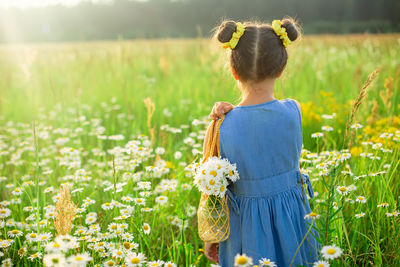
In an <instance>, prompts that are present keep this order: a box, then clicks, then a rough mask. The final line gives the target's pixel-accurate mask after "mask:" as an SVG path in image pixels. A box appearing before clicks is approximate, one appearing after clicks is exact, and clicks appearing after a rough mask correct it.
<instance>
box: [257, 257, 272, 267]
mask: <svg viewBox="0 0 400 267" xmlns="http://www.w3.org/2000/svg"><path fill="white" fill-rule="evenodd" d="M258 263H259V264H260V266H269V267H276V264H275V262H273V261H271V260H270V259H267V258H262V259H261V260H259V261H258Z"/></svg>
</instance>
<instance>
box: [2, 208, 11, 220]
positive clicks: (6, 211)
mask: <svg viewBox="0 0 400 267" xmlns="http://www.w3.org/2000/svg"><path fill="white" fill-rule="evenodd" d="M10 214H11V210H10V209H8V208H0V219H2V218H7V217H8V216H10Z"/></svg>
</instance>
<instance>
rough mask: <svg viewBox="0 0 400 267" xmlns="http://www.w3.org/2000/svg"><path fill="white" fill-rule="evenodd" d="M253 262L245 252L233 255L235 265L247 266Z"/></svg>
mask: <svg viewBox="0 0 400 267" xmlns="http://www.w3.org/2000/svg"><path fill="white" fill-rule="evenodd" d="M252 264H253V259H252V258H251V257H248V256H246V254H245V253H243V254H239V253H238V254H236V256H235V267H247V266H251V265H252Z"/></svg>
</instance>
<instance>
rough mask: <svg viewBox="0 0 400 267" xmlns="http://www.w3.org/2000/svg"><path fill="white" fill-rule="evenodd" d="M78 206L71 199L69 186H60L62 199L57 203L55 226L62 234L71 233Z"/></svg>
mask: <svg viewBox="0 0 400 267" xmlns="http://www.w3.org/2000/svg"><path fill="white" fill-rule="evenodd" d="M76 210H77V207H76V205H75V204H74V202H73V201H72V200H71V195H70V193H69V190H68V188H67V186H64V187H63V188H61V187H60V199H59V200H58V201H57V204H56V212H55V220H53V222H54V226H55V228H56V230H57V232H58V234H60V235H66V234H69V232H70V231H71V229H72V221H73V220H74V218H75V214H76Z"/></svg>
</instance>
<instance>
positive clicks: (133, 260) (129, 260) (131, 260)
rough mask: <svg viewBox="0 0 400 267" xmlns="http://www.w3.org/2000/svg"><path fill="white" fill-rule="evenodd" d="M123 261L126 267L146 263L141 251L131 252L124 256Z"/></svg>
mask: <svg viewBox="0 0 400 267" xmlns="http://www.w3.org/2000/svg"><path fill="white" fill-rule="evenodd" d="M125 263H126V266H127V267H139V266H142V265H143V263H146V256H145V255H144V254H142V253H136V252H133V253H130V254H129V255H128V256H127V257H126V258H125Z"/></svg>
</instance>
